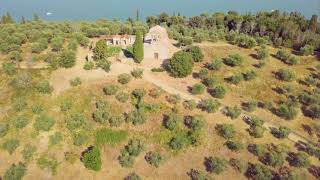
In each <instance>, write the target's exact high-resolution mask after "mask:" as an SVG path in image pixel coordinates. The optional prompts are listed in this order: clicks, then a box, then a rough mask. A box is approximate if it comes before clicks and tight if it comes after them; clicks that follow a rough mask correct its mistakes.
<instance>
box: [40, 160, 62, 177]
mask: <svg viewBox="0 0 320 180" xmlns="http://www.w3.org/2000/svg"><path fill="white" fill-rule="evenodd" d="M37 165H38V166H39V167H40V168H41V169H47V170H50V171H51V172H52V174H53V175H55V174H57V168H58V165H59V162H58V161H57V159H56V158H55V157H51V156H48V155H42V156H41V157H40V158H39V159H38V160H37Z"/></svg>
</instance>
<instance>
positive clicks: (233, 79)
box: [227, 74, 243, 85]
mask: <svg viewBox="0 0 320 180" xmlns="http://www.w3.org/2000/svg"><path fill="white" fill-rule="evenodd" d="M242 80H243V75H242V74H236V75H233V76H230V77H228V78H227V81H228V82H230V83H231V84H236V85H237V84H239V83H240V82H241V81H242Z"/></svg>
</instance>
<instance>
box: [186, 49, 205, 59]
mask: <svg viewBox="0 0 320 180" xmlns="http://www.w3.org/2000/svg"><path fill="white" fill-rule="evenodd" d="M184 51H185V52H187V53H190V54H191V56H192V59H193V61H194V62H202V61H203V58H204V55H203V53H202V51H201V49H200V48H199V47H198V46H188V47H187V48H186V49H184Z"/></svg>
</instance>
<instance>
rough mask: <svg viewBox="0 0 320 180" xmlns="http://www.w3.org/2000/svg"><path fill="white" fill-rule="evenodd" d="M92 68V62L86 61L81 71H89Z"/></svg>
mask: <svg viewBox="0 0 320 180" xmlns="http://www.w3.org/2000/svg"><path fill="white" fill-rule="evenodd" d="M93 68H94V62H92V61H87V62H86V63H85V64H84V66H83V69H85V70H91V69H93Z"/></svg>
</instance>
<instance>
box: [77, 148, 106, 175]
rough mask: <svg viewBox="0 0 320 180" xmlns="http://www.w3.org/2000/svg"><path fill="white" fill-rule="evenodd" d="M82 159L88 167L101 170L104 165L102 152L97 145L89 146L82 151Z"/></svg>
mask: <svg viewBox="0 0 320 180" xmlns="http://www.w3.org/2000/svg"><path fill="white" fill-rule="evenodd" d="M81 161H82V162H83V164H84V166H85V167H86V168H87V169H91V170H94V171H100V170H101V166H102V161H101V152H100V149H98V148H97V147H95V146H93V147H89V148H88V149H87V150H86V151H84V152H83V153H82V157H81Z"/></svg>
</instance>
